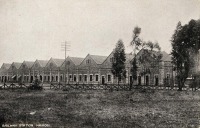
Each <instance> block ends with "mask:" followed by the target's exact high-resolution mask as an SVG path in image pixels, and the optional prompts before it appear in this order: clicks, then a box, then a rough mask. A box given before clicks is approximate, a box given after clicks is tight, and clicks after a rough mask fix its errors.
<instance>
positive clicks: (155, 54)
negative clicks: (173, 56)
mask: <svg viewBox="0 0 200 128" xmlns="http://www.w3.org/2000/svg"><path fill="white" fill-rule="evenodd" d="M140 33H141V28H140V27H138V26H136V27H135V28H134V30H133V40H132V41H131V46H132V47H133V51H134V56H135V57H134V59H133V61H132V67H131V74H132V78H133V81H136V80H137V70H138V66H137V61H139V62H140V63H142V64H143V67H145V68H146V65H148V64H149V63H151V61H152V58H153V59H154V61H156V62H158V63H159V61H160V60H161V58H162V54H161V52H160V50H161V48H160V46H159V44H158V42H157V41H156V42H155V43H153V42H152V41H148V42H145V41H142V40H141V39H140V38H139V34H140ZM142 49H143V51H144V52H143V53H142V55H141V57H140V58H139V59H138V60H137V59H136V50H142ZM148 49H149V50H148ZM149 56H152V57H149ZM147 63H148V64H147ZM147 69H149V68H147ZM149 71H150V70H145V73H142V74H143V75H145V74H146V73H148V72H149Z"/></svg>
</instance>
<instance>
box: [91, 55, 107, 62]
mask: <svg viewBox="0 0 200 128" xmlns="http://www.w3.org/2000/svg"><path fill="white" fill-rule="evenodd" d="M90 56H91V58H92V59H93V60H94V61H95V62H96V63H97V64H102V63H103V62H104V60H105V59H106V58H107V56H99V55H90Z"/></svg>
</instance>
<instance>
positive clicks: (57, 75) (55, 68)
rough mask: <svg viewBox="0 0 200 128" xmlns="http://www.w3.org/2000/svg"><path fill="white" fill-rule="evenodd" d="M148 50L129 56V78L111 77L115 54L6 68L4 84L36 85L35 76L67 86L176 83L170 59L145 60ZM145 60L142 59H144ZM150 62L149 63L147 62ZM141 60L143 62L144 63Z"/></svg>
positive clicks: (0, 73) (0, 75) (1, 72)
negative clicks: (133, 66)
mask: <svg viewBox="0 0 200 128" xmlns="http://www.w3.org/2000/svg"><path fill="white" fill-rule="evenodd" d="M145 52H146V50H141V51H139V52H138V54H137V55H136V56H134V55H132V54H126V62H125V65H126V66H125V67H126V78H124V79H118V78H116V77H115V76H114V75H113V74H112V62H113V61H114V59H113V51H112V52H111V53H110V55H109V56H99V55H90V54H88V55H87V56H86V57H85V58H79V57H69V56H68V57H67V58H66V60H64V59H56V58H50V59H49V60H36V61H35V62H30V61H24V62H23V63H16V62H13V63H12V64H5V63H4V64H3V65H2V66H1V68H0V80H1V82H2V83H3V82H24V83H29V82H33V80H34V79H35V76H37V77H38V78H39V80H40V81H42V82H43V83H51V82H54V83H67V84H116V83H118V81H119V83H120V84H132V83H135V84H138V85H162V84H165V82H166V81H167V82H169V83H170V82H173V79H174V77H175V72H174V71H173V65H172V63H171V56H170V55H169V54H167V53H166V52H161V53H162V59H161V60H160V61H159V62H157V61H155V59H154V58H153V56H151V55H150V54H146V56H144V54H145ZM142 57H143V58H142ZM145 57H146V58H148V61H146V60H145ZM134 58H136V60H137V67H138V68H137V80H133V79H132V73H131V68H132V61H133V59H134ZM141 60H142V61H141Z"/></svg>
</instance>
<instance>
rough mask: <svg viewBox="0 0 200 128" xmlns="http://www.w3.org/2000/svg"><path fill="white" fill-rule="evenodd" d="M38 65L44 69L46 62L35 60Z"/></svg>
mask: <svg viewBox="0 0 200 128" xmlns="http://www.w3.org/2000/svg"><path fill="white" fill-rule="evenodd" d="M36 61H38V63H39V64H40V66H41V67H45V66H46V64H47V63H48V60H36Z"/></svg>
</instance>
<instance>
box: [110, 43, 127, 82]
mask: <svg viewBox="0 0 200 128" xmlns="http://www.w3.org/2000/svg"><path fill="white" fill-rule="evenodd" d="M113 54H114V55H113V59H114V61H113V62H112V73H113V75H114V76H115V77H117V78H118V84H119V79H122V78H126V69H125V61H126V56H125V48H124V43H123V41H122V40H119V41H118V42H117V44H116V48H115V49H114V53H113Z"/></svg>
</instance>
